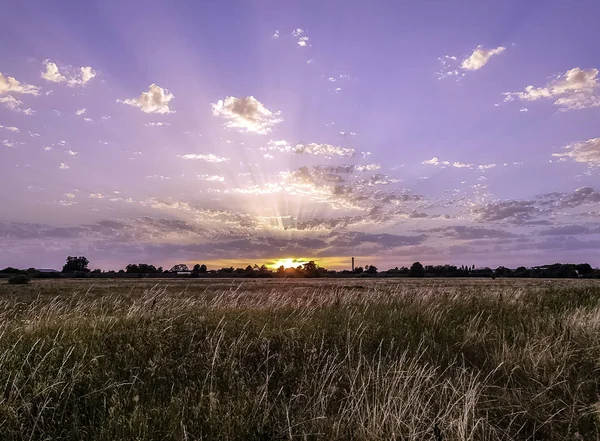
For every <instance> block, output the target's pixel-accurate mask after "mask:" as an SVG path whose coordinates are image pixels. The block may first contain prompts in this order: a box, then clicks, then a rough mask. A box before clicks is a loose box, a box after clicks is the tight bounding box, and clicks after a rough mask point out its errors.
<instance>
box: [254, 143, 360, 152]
mask: <svg viewBox="0 0 600 441" xmlns="http://www.w3.org/2000/svg"><path fill="white" fill-rule="evenodd" d="M263 150H272V151H278V152H286V153H296V154H309V155H326V156H334V155H337V156H353V155H354V154H355V152H356V151H355V150H354V149H351V148H344V147H338V146H334V145H331V144H317V143H314V142H312V143H310V144H296V145H295V146H292V145H290V144H289V143H288V142H287V141H283V140H280V141H273V140H271V141H269V142H268V143H267V147H264V148H263Z"/></svg>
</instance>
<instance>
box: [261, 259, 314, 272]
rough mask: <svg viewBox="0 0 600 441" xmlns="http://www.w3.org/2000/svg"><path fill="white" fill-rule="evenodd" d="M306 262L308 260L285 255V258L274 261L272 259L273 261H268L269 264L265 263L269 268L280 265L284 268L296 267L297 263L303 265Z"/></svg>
mask: <svg viewBox="0 0 600 441" xmlns="http://www.w3.org/2000/svg"><path fill="white" fill-rule="evenodd" d="M306 262H308V260H306V259H300V258H298V259H296V258H291V257H287V258H285V259H277V260H276V261H274V262H273V263H270V264H269V265H267V266H268V267H269V268H273V269H277V268H279V267H280V266H283V267H284V268H296V267H297V266H299V265H303V264H305V263H306Z"/></svg>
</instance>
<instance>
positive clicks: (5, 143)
mask: <svg viewBox="0 0 600 441" xmlns="http://www.w3.org/2000/svg"><path fill="white" fill-rule="evenodd" d="M2 145H3V146H5V147H14V146H15V142H14V141H12V140H10V139H5V140H4V141H2Z"/></svg>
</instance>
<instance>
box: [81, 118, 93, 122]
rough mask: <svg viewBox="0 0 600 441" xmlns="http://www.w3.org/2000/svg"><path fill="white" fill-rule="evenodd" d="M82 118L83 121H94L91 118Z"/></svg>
mask: <svg viewBox="0 0 600 441" xmlns="http://www.w3.org/2000/svg"><path fill="white" fill-rule="evenodd" d="M83 120H84V121H85V122H94V120H93V119H92V118H83Z"/></svg>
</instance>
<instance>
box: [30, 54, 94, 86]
mask: <svg viewBox="0 0 600 441" xmlns="http://www.w3.org/2000/svg"><path fill="white" fill-rule="evenodd" d="M44 66H46V70H45V71H42V73H41V75H40V76H41V78H43V79H44V80H46V81H50V82H52V83H63V82H65V81H66V82H67V85H68V86H69V87H75V86H83V85H85V84H86V83H88V82H89V81H90V80H91V79H93V78H95V77H96V75H97V72H96V71H95V70H94V69H93V68H92V67H91V66H83V67H80V68H79V71H78V72H76V73H71V74H69V77H68V78H67V77H66V76H65V75H63V74H62V73H61V72H60V69H59V68H58V66H57V65H56V63H53V62H51V61H50V60H44ZM61 69H63V72H65V71H66V70H71V72H72V69H71V68H68V67H67V68H65V67H61Z"/></svg>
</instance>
